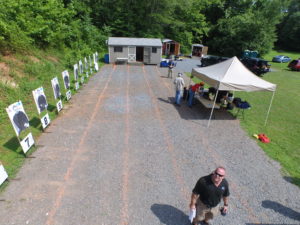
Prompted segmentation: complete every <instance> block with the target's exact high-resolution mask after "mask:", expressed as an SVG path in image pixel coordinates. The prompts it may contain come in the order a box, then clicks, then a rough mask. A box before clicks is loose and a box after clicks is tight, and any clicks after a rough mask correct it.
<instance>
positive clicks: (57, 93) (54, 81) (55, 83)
mask: <svg viewBox="0 0 300 225" xmlns="http://www.w3.org/2000/svg"><path fill="white" fill-rule="evenodd" d="M51 84H52V89H53V93H54V98H55V99H60V96H61V93H60V87H59V83H58V79H57V77H54V78H53V79H52V80H51Z"/></svg>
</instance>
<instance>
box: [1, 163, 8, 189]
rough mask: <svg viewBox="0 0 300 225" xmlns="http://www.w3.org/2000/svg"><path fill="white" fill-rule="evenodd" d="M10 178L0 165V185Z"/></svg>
mask: <svg viewBox="0 0 300 225" xmlns="http://www.w3.org/2000/svg"><path fill="white" fill-rule="evenodd" d="M7 178H8V175H7V173H6V171H5V169H4V167H3V165H0V185H1V184H3V182H4V181H5V180H6V179H7Z"/></svg>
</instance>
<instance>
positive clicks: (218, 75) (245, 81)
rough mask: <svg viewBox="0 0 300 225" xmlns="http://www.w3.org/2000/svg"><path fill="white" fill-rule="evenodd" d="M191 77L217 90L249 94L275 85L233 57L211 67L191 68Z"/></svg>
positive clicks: (269, 88)
mask: <svg viewBox="0 0 300 225" xmlns="http://www.w3.org/2000/svg"><path fill="white" fill-rule="evenodd" d="M192 75H193V76H196V77H198V78H200V79H201V80H203V81H204V82H206V83H207V84H209V85H211V86H213V87H215V88H217V89H219V90H226V91H248V92H250V91H275V89H276V84H272V83H270V82H268V81H265V80H263V79H261V78H259V77H257V76H256V75H255V74H254V73H252V72H251V71H250V70H248V69H247V68H246V67H245V66H244V65H243V64H242V63H241V62H240V60H239V59H238V58H237V57H235V56H234V57H232V58H230V59H227V60H226V61H223V62H220V63H217V64H214V65H212V66H207V67H202V68H193V70H192Z"/></svg>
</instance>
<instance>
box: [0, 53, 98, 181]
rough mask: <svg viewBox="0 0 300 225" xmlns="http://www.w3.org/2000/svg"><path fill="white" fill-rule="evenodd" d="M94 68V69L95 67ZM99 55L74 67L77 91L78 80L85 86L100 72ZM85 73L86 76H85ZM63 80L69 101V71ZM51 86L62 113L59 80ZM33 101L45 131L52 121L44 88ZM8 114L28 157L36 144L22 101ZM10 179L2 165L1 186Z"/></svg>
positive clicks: (96, 54)
mask: <svg viewBox="0 0 300 225" xmlns="http://www.w3.org/2000/svg"><path fill="white" fill-rule="evenodd" d="M93 66H94V67H93ZM98 70H99V67H98V53H97V52H96V53H94V54H93V61H92V60H91V57H90V56H89V57H88V60H87V58H86V57H85V58H84V65H83V63H82V61H81V60H80V61H79V63H78V64H75V65H74V80H75V90H77V89H78V88H79V83H78V80H79V78H80V83H81V84H83V83H84V81H85V79H86V78H88V77H89V75H92V74H93V72H94V71H98ZM84 72H85V75H84ZM62 79H63V84H64V88H65V91H66V92H65V96H66V100H67V101H69V100H70V99H71V97H72V95H71V90H70V87H71V85H70V75H69V72H68V70H65V71H63V72H62ZM51 85H52V89H53V94H54V99H55V100H56V108H57V112H60V111H61V110H62V109H63V104H62V99H61V98H62V94H61V88H60V85H59V82H58V78H57V77H54V78H53V79H52V80H51ZM32 94H33V99H34V102H35V105H36V108H37V111H38V114H39V117H40V122H41V124H42V127H43V130H45V129H46V127H47V126H48V125H49V124H50V122H51V120H50V117H49V113H48V102H47V98H46V95H45V92H44V88H43V87H39V88H37V89H35V90H33V91H32ZM6 112H7V114H8V117H9V119H10V121H11V124H12V126H13V129H14V131H15V133H16V136H17V139H18V141H19V143H20V145H21V147H22V150H23V153H24V155H25V157H26V153H27V152H28V151H29V150H30V148H31V147H32V146H33V145H34V144H35V142H34V139H33V136H32V133H31V132H30V131H28V130H29V129H28V128H30V125H29V119H28V116H27V114H26V112H25V110H24V107H23V104H22V101H21V100H19V101H18V102H15V103H13V104H11V105H9V106H8V107H7V108H6ZM26 131H27V132H26ZM7 178H8V175H7V173H6V171H5V169H4V167H3V165H2V164H0V185H1V184H2V183H3V182H4V181H5V180H6V179H7Z"/></svg>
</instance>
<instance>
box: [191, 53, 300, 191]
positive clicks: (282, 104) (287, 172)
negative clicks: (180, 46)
mask: <svg viewBox="0 0 300 225" xmlns="http://www.w3.org/2000/svg"><path fill="white" fill-rule="evenodd" d="M279 54H285V55H287V56H290V57H291V58H292V59H296V58H299V57H300V53H298V54H297V53H290V52H276V51H272V52H271V53H269V54H268V55H266V56H265V57H264V58H265V59H267V60H270V61H271V60H272V57H273V56H275V55H279ZM287 64H288V63H272V62H271V69H273V72H269V73H267V74H265V75H264V77H263V79H265V80H267V81H269V82H272V83H275V84H277V90H276V92H275V96H274V100H273V104H272V107H271V111H270V114H269V119H268V123H267V126H264V122H265V119H266V115H267V111H268V107H269V104H270V100H271V97H272V93H271V92H249V93H247V92H235V93H234V96H235V97H240V98H242V99H243V100H247V101H248V102H249V103H250V104H251V109H249V110H246V111H245V118H244V119H242V118H241V117H239V119H240V121H241V126H242V128H243V129H244V130H245V131H246V132H247V134H248V135H249V136H250V137H252V135H253V134H258V133H265V134H266V135H267V136H268V137H269V138H270V139H271V142H270V143H268V144H263V143H261V142H259V141H258V142H257V143H258V145H260V146H261V148H262V149H263V150H264V151H265V152H266V153H267V155H269V156H270V157H271V158H273V159H275V160H277V161H278V162H279V163H280V164H281V166H282V172H283V174H284V176H286V177H287V178H288V179H291V180H292V181H293V183H295V184H296V185H298V186H300V141H299V140H300V119H299V118H300V100H299V90H300V72H294V71H290V70H289V69H287ZM193 79H194V82H199V80H197V79H196V78H193ZM232 113H233V114H235V113H236V109H234V110H232Z"/></svg>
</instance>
